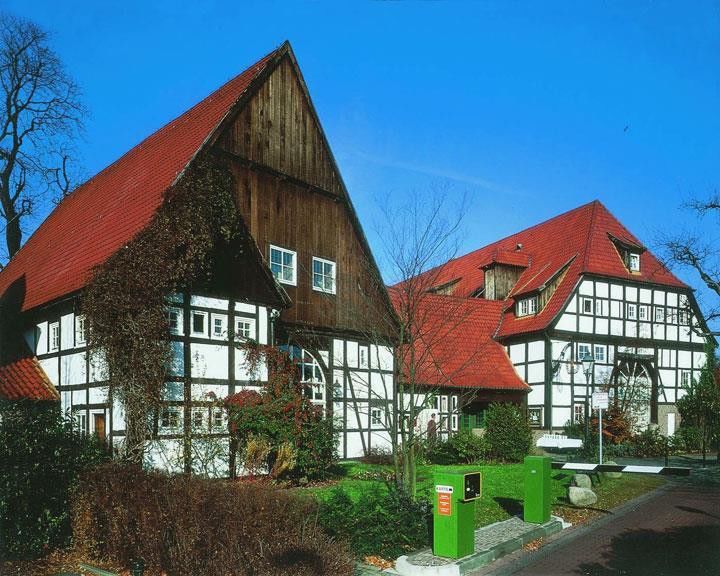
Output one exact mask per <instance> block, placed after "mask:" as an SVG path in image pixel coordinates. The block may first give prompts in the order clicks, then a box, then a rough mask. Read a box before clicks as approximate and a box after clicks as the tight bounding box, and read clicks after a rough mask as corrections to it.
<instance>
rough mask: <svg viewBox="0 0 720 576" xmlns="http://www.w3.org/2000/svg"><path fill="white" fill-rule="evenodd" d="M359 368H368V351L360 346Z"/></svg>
mask: <svg viewBox="0 0 720 576" xmlns="http://www.w3.org/2000/svg"><path fill="white" fill-rule="evenodd" d="M359 353H360V368H367V367H368V349H367V347H366V346H360V349H359Z"/></svg>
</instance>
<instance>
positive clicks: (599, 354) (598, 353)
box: [595, 346, 605, 362]
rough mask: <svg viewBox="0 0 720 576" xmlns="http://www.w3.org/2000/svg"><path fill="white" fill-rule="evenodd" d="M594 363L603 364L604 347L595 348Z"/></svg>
mask: <svg viewBox="0 0 720 576" xmlns="http://www.w3.org/2000/svg"><path fill="white" fill-rule="evenodd" d="M595 362H605V346H595Z"/></svg>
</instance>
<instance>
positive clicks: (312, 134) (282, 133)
mask: <svg viewBox="0 0 720 576" xmlns="http://www.w3.org/2000/svg"><path fill="white" fill-rule="evenodd" d="M220 144H221V146H222V147H223V148H224V149H225V150H227V151H230V152H232V153H233V154H236V155H237V156H239V157H242V158H245V159H246V160H249V161H250V162H254V163H257V164H261V165H263V166H267V167H269V168H271V169H273V170H275V171H277V172H280V173H282V174H286V175H288V176H291V177H293V178H296V179H298V180H301V181H303V182H307V183H308V184H311V185H313V186H316V187H318V188H320V189H322V190H325V191H326V192H329V193H331V194H335V195H338V196H342V195H343V194H344V192H343V186H342V183H341V181H340V177H339V175H338V173H337V170H336V169H335V164H334V162H333V160H332V156H331V152H330V151H329V150H328V148H327V146H326V145H325V137H324V135H323V133H322V129H321V128H320V126H319V124H318V121H317V117H316V115H315V113H314V110H313V109H312V105H311V104H310V102H309V100H308V98H307V96H306V90H305V87H304V84H303V83H302V79H301V78H300V77H299V76H298V73H297V71H296V68H295V65H294V63H293V61H292V59H291V57H290V55H286V56H285V57H283V58H282V59H281V60H280V62H279V63H278V65H277V67H276V68H275V70H273V71H272V72H271V73H270V74H269V75H268V77H267V78H266V79H265V80H264V81H263V82H262V84H260V85H259V87H258V88H257V91H256V92H255V94H254V95H253V96H252V98H250V100H249V101H248V102H247V104H245V105H244V106H243V108H242V110H241V111H240V112H239V114H238V116H237V118H236V119H235V120H234V122H233V123H232V124H231V126H230V127H229V129H228V130H226V131H225V133H224V134H223V137H222V138H221V141H220Z"/></svg>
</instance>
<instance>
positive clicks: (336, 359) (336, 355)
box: [333, 338, 345, 366]
mask: <svg viewBox="0 0 720 576" xmlns="http://www.w3.org/2000/svg"><path fill="white" fill-rule="evenodd" d="M344 362H345V350H344V347H343V341H342V340H338V339H337V338H336V339H334V340H333V365H334V366H342V365H343V363H344Z"/></svg>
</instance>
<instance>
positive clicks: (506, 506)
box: [308, 462, 665, 526]
mask: <svg viewBox="0 0 720 576" xmlns="http://www.w3.org/2000/svg"><path fill="white" fill-rule="evenodd" d="M447 468H449V467H448V466H441V465H428V466H419V467H418V495H419V496H422V497H425V498H428V499H432V497H433V479H432V477H433V473H434V472H436V471H441V470H443V469H447ZM452 468H453V469H457V470H463V471H467V472H474V471H480V472H481V474H482V497H481V498H480V499H479V500H477V501H476V503H475V525H476V526H485V525H487V524H492V523H493V522H498V521H501V520H506V519H507V518H510V517H512V516H514V515H516V514H520V513H521V512H522V507H523V500H524V498H525V495H524V488H523V487H524V469H523V465H522V464H481V465H468V466H452ZM339 475H340V478H341V479H340V480H339V481H338V483H337V485H339V486H342V487H343V488H344V489H345V490H346V491H347V492H348V493H349V494H350V496H351V497H352V496H357V495H359V494H360V492H362V491H364V490H369V489H373V488H376V489H378V490H385V489H387V481H389V480H390V479H391V478H392V468H391V467H390V466H383V465H377V464H362V463H359V462H344V463H342V464H340V466H339ZM551 478H552V479H551V483H550V488H551V491H552V496H551V498H552V499H551V501H552V508H553V514H557V515H558V516H562V517H563V518H565V519H566V520H568V521H570V522H573V523H580V522H583V521H586V520H587V519H589V518H591V517H593V516H598V515H602V514H605V513H607V512H609V511H610V510H611V509H612V508H614V507H616V506H619V505H620V504H622V503H623V502H626V501H628V500H631V499H633V498H636V497H638V496H640V495H642V494H644V493H646V492H649V491H652V490H654V489H656V488H658V487H659V486H661V485H662V484H663V483H664V482H665V480H664V479H663V478H662V477H660V476H649V475H648V476H645V475H640V474H625V475H623V477H622V478H619V479H608V478H601V479H600V482H597V483H596V481H597V480H598V478H594V479H593V483H594V486H593V491H594V492H595V493H596V494H597V496H598V502H597V504H595V505H594V506H593V507H592V508H589V509H578V508H575V507H574V506H572V505H571V504H570V502H569V500H568V499H567V488H568V486H569V485H570V480H571V478H572V473H567V472H561V471H559V470H558V471H553V472H552V476H551ZM332 489H333V486H324V487H321V488H310V489H308V490H309V491H311V492H312V493H313V494H315V496H316V497H317V498H319V499H323V498H325V497H326V496H327V495H328V494H329V493H330V491H331V490H332Z"/></svg>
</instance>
